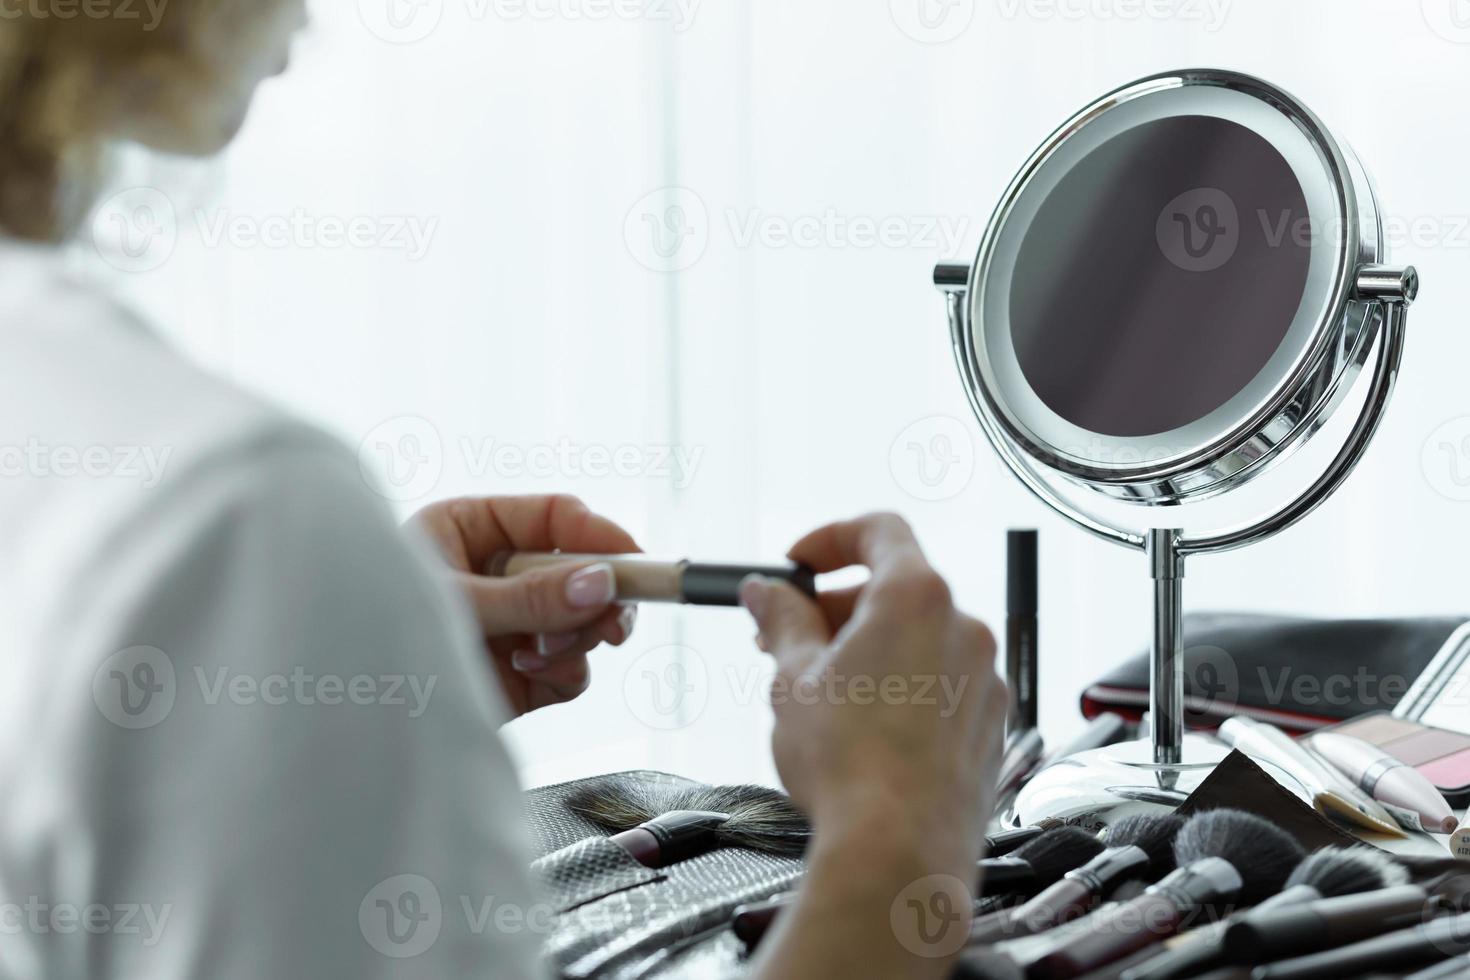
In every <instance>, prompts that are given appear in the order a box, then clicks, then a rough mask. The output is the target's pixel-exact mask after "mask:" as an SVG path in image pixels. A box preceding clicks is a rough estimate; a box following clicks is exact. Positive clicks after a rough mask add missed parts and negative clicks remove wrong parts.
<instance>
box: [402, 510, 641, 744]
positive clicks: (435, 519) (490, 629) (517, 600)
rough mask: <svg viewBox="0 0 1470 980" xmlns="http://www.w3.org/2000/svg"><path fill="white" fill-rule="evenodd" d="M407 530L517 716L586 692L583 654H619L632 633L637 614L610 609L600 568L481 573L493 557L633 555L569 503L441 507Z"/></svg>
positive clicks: (610, 585) (608, 578)
mask: <svg viewBox="0 0 1470 980" xmlns="http://www.w3.org/2000/svg"><path fill="white" fill-rule="evenodd" d="M410 523H412V524H415V525H417V526H418V527H419V528H420V529H421V530H423V531H424V532H426V533H427V534H428V535H429V537H430V538H431V539H432V540H433V541H434V543H435V544H436V545H438V548H439V551H440V553H441V554H443V556H444V558H445V560H446V561H448V563H449V565H450V567H451V568H453V569H454V574H455V581H456V583H457V584H458V585H459V587H460V589H461V590H462V591H463V592H464V594H465V595H466V596H467V597H468V598H469V600H470V605H471V606H472V608H473V609H474V611H475V616H476V618H477V619H478V621H479V624H480V631H481V633H482V634H483V635H484V638H485V648H486V649H487V650H488V651H489V653H490V659H491V661H492V662H493V663H494V664H495V669H496V672H497V673H498V674H499V676H500V683H501V687H502V688H503V689H504V691H505V696H506V698H507V699H508V700H509V701H510V704H511V708H512V709H513V710H514V712H515V713H516V714H517V715H523V714H525V713H526V712H528V711H535V710H536V709H537V708H543V707H545V706H547V705H549V704H560V703H562V702H564V701H570V700H572V699H573V698H575V697H577V696H578V695H579V694H581V693H582V692H583V691H585V690H587V685H588V682H589V680H590V677H591V673H590V669H589V667H588V664H587V654H588V653H589V652H590V651H591V650H592V649H593V648H594V647H597V646H600V645H601V644H603V643H610V644H612V645H613V646H621V645H622V644H623V643H624V642H625V641H626V640H627V639H628V636H629V635H630V634H631V633H632V631H633V622H634V620H635V618H636V615H637V609H636V607H634V606H624V605H619V604H618V603H616V602H614V601H613V596H614V589H615V582H614V579H613V572H612V568H611V567H610V566H609V565H606V564H602V563H592V564H583V565H567V566H564V567H554V568H545V569H538V570H536V571H532V572H527V573H524V574H521V575H516V576H513V577H510V578H490V577H487V576H485V575H484V574H483V572H484V570H485V567H486V565H487V564H488V563H489V561H490V559H491V558H492V557H493V556H494V555H495V554H496V553H497V552H501V551H508V550H514V551H551V550H553V549H558V550H561V551H567V552H579V553H583V554H606V555H614V554H627V553H630V552H636V551H639V550H640V549H639V548H638V545H637V544H636V543H634V541H633V538H632V537H631V536H629V534H628V532H626V531H624V530H623V529H622V528H620V527H618V526H617V525H616V524H614V523H613V522H612V521H609V520H608V519H607V518H605V517H600V516H598V515H597V514H594V513H592V512H591V511H590V510H588V509H587V506H586V505H585V504H583V503H582V501H580V500H578V499H577V498H576V497H570V496H561V495H559V496H549V497H466V498H462V499H459V500H446V501H444V502H442V503H437V504H432V505H430V506H428V507H425V508H424V509H423V510H421V511H419V512H418V513H417V514H415V515H414V516H413V517H412V518H411V519H410Z"/></svg>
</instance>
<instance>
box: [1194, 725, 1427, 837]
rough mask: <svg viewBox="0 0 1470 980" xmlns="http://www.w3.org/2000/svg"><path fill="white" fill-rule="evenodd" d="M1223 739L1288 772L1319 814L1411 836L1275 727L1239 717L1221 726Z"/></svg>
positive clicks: (1380, 807) (1376, 805)
mask: <svg viewBox="0 0 1470 980" xmlns="http://www.w3.org/2000/svg"><path fill="white" fill-rule="evenodd" d="M1220 738H1221V740H1222V741H1224V742H1225V743H1226V744H1227V745H1230V746H1231V747H1232V748H1236V749H1239V750H1240V751H1241V752H1244V753H1245V754H1246V755H1248V756H1251V757H1252V758H1256V759H1260V760H1262V761H1264V762H1268V763H1270V764H1271V765H1273V766H1276V767H1277V768H1279V769H1282V770H1284V771H1285V772H1286V773H1287V774H1288V775H1290V776H1291V777H1292V778H1294V779H1296V780H1297V782H1299V783H1300V784H1301V785H1302V786H1303V787H1305V788H1306V790H1307V792H1308V793H1310V794H1312V799H1311V801H1310V802H1311V804H1312V806H1314V807H1315V808H1316V809H1317V811H1318V812H1319V813H1323V814H1336V815H1338V816H1341V817H1346V818H1347V819H1349V820H1351V821H1352V822H1353V823H1355V824H1357V825H1358V826H1360V827H1363V828H1365V829H1367V830H1375V831H1377V832H1379V833H1382V834H1392V835H1393V836H1395V837H1404V836H1407V835H1406V834H1405V833H1404V831H1403V829H1402V828H1401V827H1400V826H1399V823H1398V821H1397V820H1395V819H1394V817H1393V814H1391V813H1389V812H1388V811H1387V810H1385V809H1384V808H1383V806H1382V805H1381V804H1379V803H1378V802H1377V801H1376V800H1374V799H1373V798H1372V797H1370V796H1368V795H1367V794H1366V793H1364V792H1363V791H1362V790H1360V789H1358V788H1357V787H1356V786H1354V785H1353V784H1352V783H1350V782H1348V780H1347V778H1346V777H1344V776H1342V775H1340V774H1338V772H1337V771H1336V770H1334V769H1332V768H1331V767H1330V766H1328V765H1327V764H1326V763H1324V762H1321V761H1319V760H1318V759H1317V757H1316V756H1314V755H1312V753H1310V752H1308V751H1307V750H1306V749H1304V748H1303V747H1302V746H1300V745H1298V744H1297V743H1296V741H1295V740H1294V739H1293V738H1292V737H1291V736H1290V735H1288V734H1286V733H1285V732H1283V731H1282V730H1281V729H1279V728H1277V727H1276V726H1275V725H1268V724H1266V723H1265V722H1262V721H1256V720H1255V719H1252V718H1246V717H1244V716H1243V715H1237V716H1236V717H1234V718H1230V719H1227V720H1226V721H1225V723H1224V724H1222V725H1221V726H1220Z"/></svg>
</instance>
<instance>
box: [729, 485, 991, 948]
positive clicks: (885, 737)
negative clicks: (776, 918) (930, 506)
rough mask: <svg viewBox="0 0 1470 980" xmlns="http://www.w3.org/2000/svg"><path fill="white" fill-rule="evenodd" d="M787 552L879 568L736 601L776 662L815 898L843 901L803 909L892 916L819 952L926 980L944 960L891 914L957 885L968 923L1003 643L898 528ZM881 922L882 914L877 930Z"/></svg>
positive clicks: (870, 528) (883, 524)
mask: <svg viewBox="0 0 1470 980" xmlns="http://www.w3.org/2000/svg"><path fill="white" fill-rule="evenodd" d="M790 557H791V558H792V559H793V560H796V561H799V562H802V563H804V564H806V565H809V566H811V567H812V568H814V569H815V570H816V571H818V572H831V571H836V570H838V569H841V568H845V567H848V566H851V565H865V566H867V567H868V568H869V569H871V575H870V577H869V579H868V581H867V582H866V583H864V584H863V585H860V586H857V587H854V588H851V589H847V590H844V591H841V592H837V593H827V594H824V595H823V596H822V597H821V599H820V602H819V603H814V602H812V601H810V600H809V599H807V598H806V597H805V596H803V595H802V594H801V593H800V592H798V591H796V590H795V589H793V588H791V587H790V586H788V585H785V584H784V583H780V582H774V581H769V580H764V579H752V580H750V581H747V582H746V583H745V584H744V586H743V587H742V591H741V598H742V601H743V602H744V604H745V606H746V607H747V608H748V609H749V610H750V612H751V614H752V615H753V616H754V617H755V620H756V622H757V624H758V625H759V628H760V637H759V643H760V645H761V647H762V649H764V650H766V651H768V652H769V653H771V654H772V655H773V656H774V657H775V659H776V664H777V674H776V679H775V681H774V682H773V688H772V698H771V701H772V704H773V706H774V709H775V715H776V727H775V733H774V735H773V737H772V741H773V748H774V752H775V760H776V766H777V769H778V770H779V772H780V774H781V778H782V780H783V782H784V783H785V785H786V788H787V790H788V791H789V792H790V793H791V795H792V798H793V799H794V800H795V802H796V803H797V804H798V805H800V806H801V807H802V808H803V809H805V810H806V811H807V813H808V814H809V815H810V816H811V818H812V822H813V828H814V835H815V836H814V843H813V848H812V853H811V855H810V864H811V873H810V874H809V876H808V881H807V888H806V889H805V890H806V891H807V892H809V893H811V892H814V891H819V890H821V889H823V888H824V887H825V888H828V889H829V890H830V891H831V892H833V893H834V894H833V895H829V896H827V899H825V900H824V898H823V896H822V895H820V894H816V895H812V894H808V896H807V898H808V899H809V900H810V902H811V904H812V905H813V906H816V907H826V908H827V911H828V912H832V911H834V907H833V906H832V905H831V901H837V902H838V904H837V906H836V908H839V909H843V910H845V911H844V912H843V914H844V915H846V916H847V917H848V919H849V920H851V921H852V922H853V923H854V925H855V926H856V925H857V924H858V923H861V922H863V921H864V920H867V919H870V918H873V917H877V918H881V920H882V922H881V933H882V935H881V936H877V935H875V933H874V932H873V930H872V929H871V928H868V927H867V926H865V927H864V928H866V929H867V931H866V932H858V931H857V930H854V934H853V935H852V937H851V940H850V942H849V943H848V951H847V952H846V954H843V953H842V950H841V949H840V948H838V949H835V950H834V949H829V950H827V952H826V953H824V954H823V956H826V957H830V956H832V955H839V958H846V957H847V956H851V957H853V958H855V959H863V960H865V966H866V967H871V966H872V965H874V964H875V963H877V962H883V961H884V960H885V959H887V958H888V956H890V955H891V956H896V957H898V959H897V961H895V962H896V963H903V964H904V969H905V971H906V972H904V974H903V975H906V976H910V975H912V976H919V975H921V974H923V973H924V972H925V971H924V970H922V969H918V968H919V967H921V966H923V965H924V963H925V962H926V961H927V960H928V959H930V958H934V959H935V965H937V961H938V960H939V959H943V958H944V957H945V956H947V953H945V952H944V951H943V950H940V951H939V952H929V951H926V950H916V949H914V945H915V943H914V942H911V941H909V937H906V936H903V935H895V932H896V931H898V926H897V925H894V926H892V927H890V923H889V912H890V906H891V905H893V904H894V903H899V904H900V905H901V904H902V902H903V898H902V895H903V892H904V889H905V888H906V887H908V886H911V885H913V884H915V883H917V882H920V881H923V880H925V879H928V878H935V879H946V878H947V879H951V880H953V881H954V882H955V887H954V894H952V895H951V896H950V899H947V900H946V902H945V907H949V908H957V909H959V908H962V909H963V913H964V923H968V911H969V903H968V902H966V901H963V899H964V898H966V897H967V896H968V892H969V891H970V890H973V889H974V887H975V862H976V861H977V860H978V859H979V857H980V849H981V843H982V839H983V835H984V829H985V825H986V822H987V821H988V820H989V817H990V811H991V808H992V806H993V803H994V799H993V795H994V785H995V778H996V772H997V770H998V768H999V761H1000V753H1001V748H1002V741H1003V738H1004V722H1005V716H1006V709H1007V706H1008V701H1007V696H1006V692H1005V685H1004V684H1003V683H1002V682H1001V680H1000V678H999V677H997V676H996V672H995V640H994V638H993V637H992V635H991V633H990V631H989V630H988V629H987V628H986V627H985V626H984V625H983V624H982V623H980V622H979V621H977V620H975V619H972V618H971V617H969V616H967V615H965V614H964V613H961V612H959V611H957V610H956V609H955V608H954V604H953V602H952V601H951V597H950V591H949V588H948V586H947V585H946V584H945V582H944V580H943V579H942V578H941V577H940V576H939V574H938V573H937V572H936V571H935V570H934V569H933V568H932V567H931V566H930V565H929V563H928V562H927V561H926V560H925V558H924V555H923V553H922V552H921V551H920V549H919V545H918V542H917V541H915V539H914V536H913V532H912V531H911V530H910V529H909V527H908V525H907V524H906V523H904V521H903V520H901V519H900V518H898V517H895V516H892V515H886V514H884V515H874V516H869V517H863V518H859V519H857V520H853V521H846V522H842V523H838V524H832V525H829V526H827V527H824V528H821V529H820V530H817V531H815V532H813V533H812V534H810V535H808V536H807V537H805V538H803V539H802V540H801V541H800V542H799V543H798V544H797V545H796V546H795V547H794V548H792V549H791V552H790ZM851 868H856V871H857V873H858V876H857V877H853V876H852V875H853V873H852V872H851V871H848V870H846V869H851ZM884 879H886V880H884ZM860 881H861V882H862V884H859V882H860ZM880 881H881V882H882V883H881V884H879V882H880ZM868 882H871V883H872V884H873V886H874V887H875V888H876V889H877V890H876V891H875V892H874V894H873V895H872V896H871V898H872V900H873V901H872V902H871V903H870V904H872V905H874V906H875V908H872V909H867V910H866V913H871V915H869V914H865V912H864V907H863V905H862V902H861V894H860V890H861V889H862V888H864V887H867V883H868ZM961 890H963V891H965V892H966V894H959V892H960V891H961ZM824 918H825V921H827V922H828V924H829V925H828V928H829V929H830V923H831V919H830V918H829V917H824ZM878 925H879V923H878V921H876V918H874V920H873V921H871V922H869V923H868V926H878ZM963 925H964V924H962V923H956V926H957V928H958V927H963ZM783 931H784V930H783ZM844 931H846V930H844ZM955 935H958V933H955ZM924 942H928V940H927V939H926V940H924ZM776 945H777V946H779V945H780V944H779V943H778V944H776ZM771 952H772V953H773V954H775V959H774V960H768V961H767V963H766V966H767V968H768V969H774V970H775V973H774V974H769V973H768V974H764V975H782V976H784V975H793V976H794V975H800V974H799V973H792V974H787V973H786V971H785V970H784V969H781V967H784V966H788V965H791V964H790V962H789V961H787V957H785V956H781V955H780V954H779V953H778V952H777V950H775V949H773V950H772V951H771ZM792 952H795V950H793V951H792ZM795 959H796V960H797V961H802V960H805V959H806V958H805V957H803V956H800V955H797V956H796V957H795ZM780 961H787V962H780ZM817 965H818V964H817V963H816V962H815V961H811V960H806V962H804V963H803V964H802V966H803V968H811V967H816V966H817ZM828 966H830V960H826V961H824V962H823V963H822V964H821V968H820V971H819V972H818V973H815V974H808V975H829V974H827V972H826V971H827V967H828ZM830 975H837V974H830ZM871 975H877V974H871ZM895 975H897V974H895Z"/></svg>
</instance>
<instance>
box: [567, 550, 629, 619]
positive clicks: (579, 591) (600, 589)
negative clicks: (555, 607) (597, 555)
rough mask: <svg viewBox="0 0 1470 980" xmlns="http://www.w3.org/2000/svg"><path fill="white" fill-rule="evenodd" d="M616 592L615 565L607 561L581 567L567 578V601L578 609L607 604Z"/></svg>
mask: <svg viewBox="0 0 1470 980" xmlns="http://www.w3.org/2000/svg"><path fill="white" fill-rule="evenodd" d="M616 594H617V581H616V580H615V579H614V578H613V567H612V566H611V565H609V564H608V563H607V562H605V561H604V562H598V563H597V564H596V565H588V566H587V567H586V568H583V569H579V570H578V571H576V572H574V573H572V577H571V578H569V579H567V602H570V603H571V604H572V605H573V606H575V607H576V608H578V609H587V608H590V607H592V606H605V605H607V604H608V603H609V602H612V601H613V596H615V595H616Z"/></svg>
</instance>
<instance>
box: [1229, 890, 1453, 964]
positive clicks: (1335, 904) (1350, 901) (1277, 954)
mask: <svg viewBox="0 0 1470 980" xmlns="http://www.w3.org/2000/svg"><path fill="white" fill-rule="evenodd" d="M1429 903H1430V899H1429V895H1428V893H1427V892H1426V891H1425V890H1424V889H1423V888H1420V887H1419V886H1417V885H1393V886H1390V887H1388V888H1380V889H1378V890H1377V891H1371V892H1362V893H1360V894H1356V895H1339V896H1337V897H1335V898H1323V899H1319V900H1317V901H1312V902H1298V903H1297V904H1295V905H1292V906H1290V907H1288V908H1283V909H1277V910H1276V911H1275V912H1274V913H1273V914H1271V915H1269V916H1262V917H1259V918H1251V919H1245V920H1242V921H1240V922H1232V923H1231V924H1230V926H1229V927H1228V928H1226V930H1225V936H1224V940H1223V946H1224V950H1225V955H1226V956H1227V957H1229V958H1230V959H1231V960H1233V961H1235V962H1239V963H1270V962H1272V961H1273V960H1283V959H1286V958H1288V957H1293V956H1302V955H1305V954H1307V953H1313V952H1316V951H1317V950H1320V949H1326V948H1327V947H1329V946H1341V945H1344V944H1347V943H1355V942H1358V941H1359V940H1363V939H1367V938H1369V937H1371V936H1377V935H1380V934H1382V933H1385V932H1388V931H1390V930H1392V929H1397V928H1401V927H1403V926H1407V925H1411V924H1413V923H1415V922H1420V921H1422V920H1423V918H1424V916H1425V914H1426V909H1428V908H1429Z"/></svg>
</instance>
